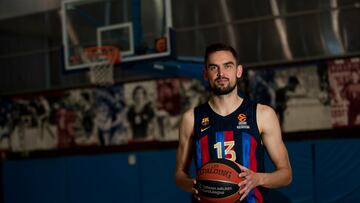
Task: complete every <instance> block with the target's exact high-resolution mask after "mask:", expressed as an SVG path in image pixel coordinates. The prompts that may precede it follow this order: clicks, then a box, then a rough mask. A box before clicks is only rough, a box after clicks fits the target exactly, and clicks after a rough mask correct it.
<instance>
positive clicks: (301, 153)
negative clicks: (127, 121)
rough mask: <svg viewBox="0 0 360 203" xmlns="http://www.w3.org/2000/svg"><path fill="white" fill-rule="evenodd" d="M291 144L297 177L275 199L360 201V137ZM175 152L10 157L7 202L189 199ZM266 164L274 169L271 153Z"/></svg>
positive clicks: (5, 186)
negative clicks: (180, 184)
mask: <svg viewBox="0 0 360 203" xmlns="http://www.w3.org/2000/svg"><path fill="white" fill-rule="evenodd" d="M286 146H287V148H288V151H289V156H290V159H291V164H292V168H293V182H292V184H291V185H290V186H289V187H286V188H282V189H278V190H273V191H272V192H271V197H272V201H271V202H281V203H287V202H292V203H302V202H303V203H312V202H316V203H318V202H319V203H323V202H324V203H332V202H334V203H335V202H360V201H359V199H360V183H359V180H360V173H359V171H360V139H347V140H341V139H338V140H318V141H298V142H295V141H291V142H286ZM175 154H176V150H175V149H164V150H157V151H155V150H153V151H142V152H123V153H120V152H119V153H113V154H103V155H89V156H74V157H63V158H53V159H29V160H5V161H3V162H2V172H3V173H2V181H3V182H2V187H1V188H2V192H3V196H4V197H3V202H4V203H22V202H26V203H58V202H59V203H78V202H86V203H95V202H96V203H97V202H107V203H112V202H116V203H119V202H126V203H127V202H129V203H132V202H134V203H155V202H156V203H159V202H172V203H177V202H178V203H183V202H190V195H189V194H188V193H185V192H183V191H181V190H180V189H178V188H177V187H176V186H175V181H174V170H175ZM129 155H134V156H135V157H136V163H135V164H133V165H131V164H129V163H128V156H129ZM266 168H267V169H268V170H272V169H273V166H272V164H271V162H270V161H269V159H267V160H266ZM0 171H1V170H0ZM0 180H1V179H0ZM0 202H1V200H0Z"/></svg>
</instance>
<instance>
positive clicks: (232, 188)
mask: <svg viewBox="0 0 360 203" xmlns="http://www.w3.org/2000/svg"><path fill="white" fill-rule="evenodd" d="M240 172H241V170H240V168H239V167H238V165H237V164H236V163H234V162H232V161H230V160H226V159H218V160H214V161H210V162H208V163H206V164H205V165H203V166H202V167H201V168H200V170H199V171H198V173H197V176H196V186H195V187H196V189H197V190H198V192H199V194H198V195H199V197H200V199H201V202H209V203H212V202H221V203H234V202H236V201H237V200H238V199H239V198H240V194H239V186H238V184H239V183H240V182H241V178H240V177H239V173H240Z"/></svg>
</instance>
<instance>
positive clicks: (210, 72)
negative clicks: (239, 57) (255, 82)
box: [204, 51, 242, 95]
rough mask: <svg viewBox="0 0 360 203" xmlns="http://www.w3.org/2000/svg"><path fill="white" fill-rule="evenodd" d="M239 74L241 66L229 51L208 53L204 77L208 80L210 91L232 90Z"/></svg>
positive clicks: (219, 93) (222, 93)
mask: <svg viewBox="0 0 360 203" xmlns="http://www.w3.org/2000/svg"><path fill="white" fill-rule="evenodd" d="M241 74H242V66H241V65H237V63H236V59H235V58H234V56H233V55H232V53H231V52H230V51H217V52H214V53H212V54H210V55H209V57H208V60H207V63H206V67H205V69H204V78H205V79H206V80H208V81H209V84H210V87H211V91H212V92H213V93H214V94H215V95H225V94H228V93H230V92H232V91H233V90H234V89H235V87H236V84H237V78H240V77H241Z"/></svg>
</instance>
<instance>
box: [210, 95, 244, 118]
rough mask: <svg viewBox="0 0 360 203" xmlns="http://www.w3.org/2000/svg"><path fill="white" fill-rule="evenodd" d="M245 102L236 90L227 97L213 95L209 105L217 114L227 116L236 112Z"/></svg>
mask: <svg viewBox="0 0 360 203" xmlns="http://www.w3.org/2000/svg"><path fill="white" fill-rule="evenodd" d="M242 102H243V98H241V97H239V95H238V94H237V91H236V89H235V90H234V91H232V92H231V93H229V94H226V95H214V94H213V95H212V97H211V99H210V100H209V105H210V107H211V108H212V109H213V111H215V112H216V113H217V114H219V115H222V116H226V115H229V114H231V113H232V112H234V111H235V110H236V109H237V108H238V107H239V106H240V105H241V103H242Z"/></svg>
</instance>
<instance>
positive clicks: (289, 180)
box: [284, 170, 293, 186]
mask: <svg viewBox="0 0 360 203" xmlns="http://www.w3.org/2000/svg"><path fill="white" fill-rule="evenodd" d="M292 180H293V177H292V172H291V170H290V171H289V172H288V175H287V177H286V178H285V181H284V186H288V185H290V184H291V182H292Z"/></svg>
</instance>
